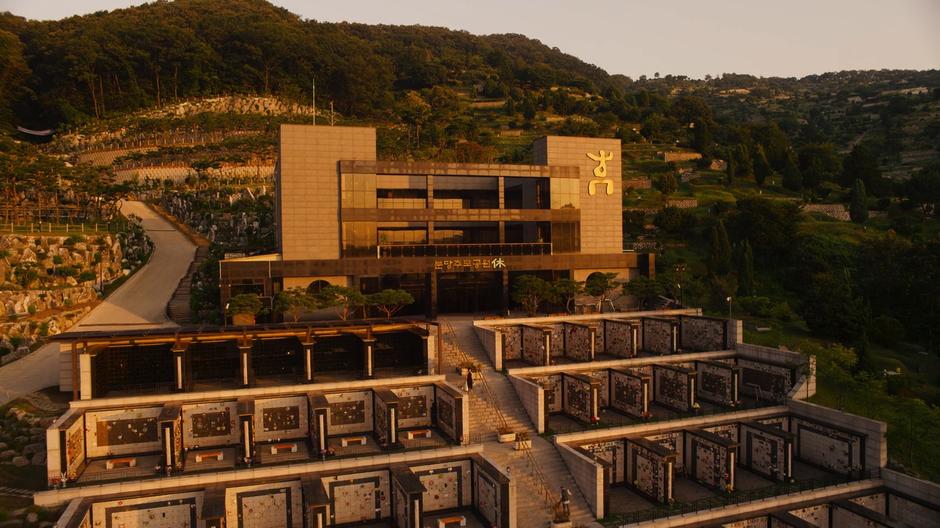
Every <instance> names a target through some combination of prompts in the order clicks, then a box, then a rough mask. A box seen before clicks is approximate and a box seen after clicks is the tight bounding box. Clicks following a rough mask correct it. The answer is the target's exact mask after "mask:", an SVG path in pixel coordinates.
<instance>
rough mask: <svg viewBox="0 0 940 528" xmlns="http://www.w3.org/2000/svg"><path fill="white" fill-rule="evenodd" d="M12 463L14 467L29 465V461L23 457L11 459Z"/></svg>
mask: <svg viewBox="0 0 940 528" xmlns="http://www.w3.org/2000/svg"><path fill="white" fill-rule="evenodd" d="M12 462H13V465H14V466H16V467H23V466H28V465H29V459H28V458H26V457H24V456H16V457H13V460H12Z"/></svg>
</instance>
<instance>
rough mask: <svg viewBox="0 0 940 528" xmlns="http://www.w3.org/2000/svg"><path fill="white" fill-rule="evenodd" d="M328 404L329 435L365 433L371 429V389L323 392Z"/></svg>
mask: <svg viewBox="0 0 940 528" xmlns="http://www.w3.org/2000/svg"><path fill="white" fill-rule="evenodd" d="M324 396H325V397H326V401H327V402H329V404H330V412H329V432H330V435H344V434H352V433H365V432H368V431H371V430H372V398H373V395H372V391H371V390H367V391H356V392H343V393H333V394H325V395H324Z"/></svg>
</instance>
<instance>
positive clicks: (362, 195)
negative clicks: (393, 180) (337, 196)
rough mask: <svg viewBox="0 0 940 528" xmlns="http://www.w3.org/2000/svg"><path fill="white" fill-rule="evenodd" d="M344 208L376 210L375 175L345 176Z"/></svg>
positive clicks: (343, 183)
mask: <svg viewBox="0 0 940 528" xmlns="http://www.w3.org/2000/svg"><path fill="white" fill-rule="evenodd" d="M342 197H343V207H344V208H346V209H375V206H376V204H375V174H343V178H342Z"/></svg>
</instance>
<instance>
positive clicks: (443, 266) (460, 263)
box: [434, 257, 506, 271]
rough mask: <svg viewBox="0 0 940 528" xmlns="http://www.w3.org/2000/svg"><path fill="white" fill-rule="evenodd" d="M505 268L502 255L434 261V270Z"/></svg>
mask: <svg viewBox="0 0 940 528" xmlns="http://www.w3.org/2000/svg"><path fill="white" fill-rule="evenodd" d="M501 269H506V261H505V260H504V259H503V258H502V257H492V258H487V257H482V258H465V259H445V260H435V261H434V271H487V270H501Z"/></svg>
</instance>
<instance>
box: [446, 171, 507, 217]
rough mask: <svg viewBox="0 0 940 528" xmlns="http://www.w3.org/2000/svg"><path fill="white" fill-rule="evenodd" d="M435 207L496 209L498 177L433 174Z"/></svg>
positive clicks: (497, 204) (497, 202)
mask: <svg viewBox="0 0 940 528" xmlns="http://www.w3.org/2000/svg"><path fill="white" fill-rule="evenodd" d="M434 208H435V209H498V208H499V178H495V177H492V176H435V177H434Z"/></svg>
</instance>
